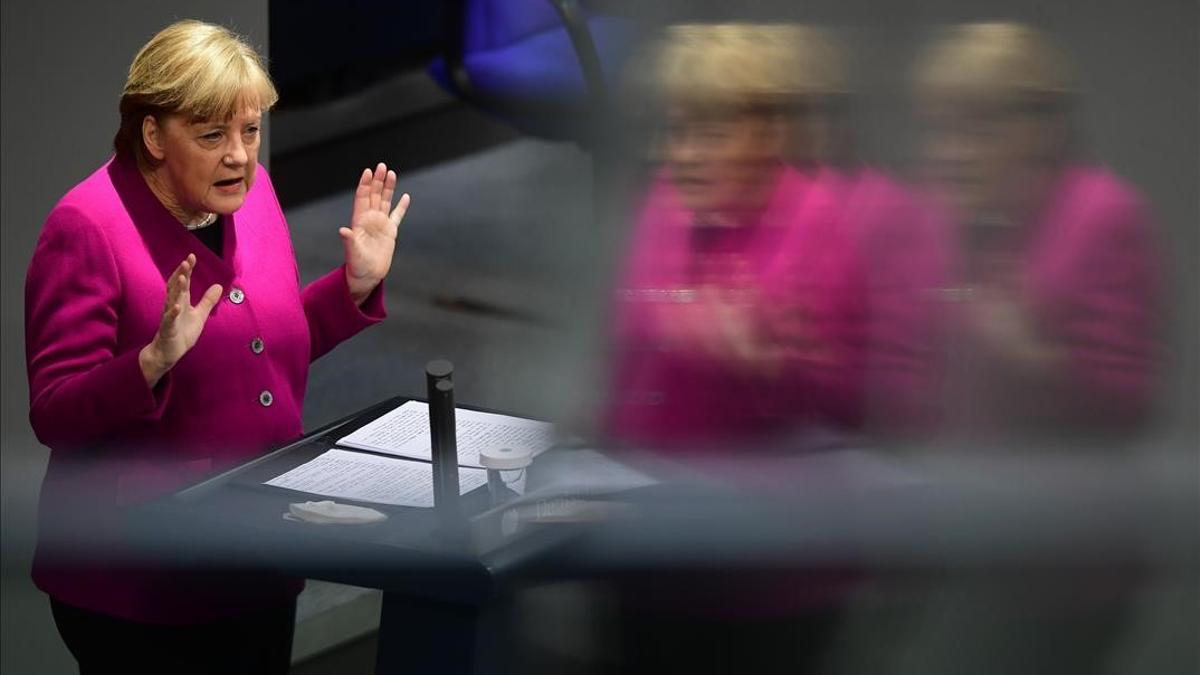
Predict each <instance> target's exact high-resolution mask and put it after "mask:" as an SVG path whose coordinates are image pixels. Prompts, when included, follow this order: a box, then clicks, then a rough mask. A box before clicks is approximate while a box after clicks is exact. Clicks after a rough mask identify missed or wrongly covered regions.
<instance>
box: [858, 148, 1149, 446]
mask: <svg viewBox="0 0 1200 675" xmlns="http://www.w3.org/2000/svg"><path fill="white" fill-rule="evenodd" d="M923 208H924V210H925V212H926V214H933V215H924V216H917V217H913V218H908V219H906V220H907V221H908V222H907V223H905V222H903V221H898V220H893V221H892V222H891V223H890V224H888V225H887V226H884V227H874V228H869V229H867V230H865V231H864V241H865V243H866V250H867V251H868V259H869V260H872V261H873V269H879V270H880V271H886V274H884V278H885V279H886V282H884V283H876V284H875V287H874V288H873V291H872V296H873V299H872V306H873V311H872V314H873V315H874V316H877V317H879V323H882V324H886V325H891V326H893V328H892V329H890V331H889V332H887V333H886V336H885V339H884V341H882V342H880V341H874V342H873V350H872V355H871V358H870V361H871V363H872V364H873V373H874V375H875V377H873V378H872V382H873V386H875V387H882V388H883V393H884V394H885V395H884V396H878V397H876V399H877V400H883V401H886V402H887V412H888V414H889V415H890V416H891V421H892V422H893V423H897V424H900V425H904V424H910V423H914V422H916V423H918V424H920V425H927V423H928V422H931V421H934V420H936V425H937V426H940V427H941V428H942V429H943V430H944V431H946V432H948V433H951V434H954V435H958V434H963V433H965V434H967V435H970V436H976V435H980V434H982V435H984V436H995V435H996V434H1002V435H1011V434H1018V435H1024V434H1027V433H1030V432H1033V433H1042V432H1051V433H1055V434H1060V433H1063V432H1068V433H1075V432H1088V433H1091V432H1096V431H1102V432H1110V431H1113V430H1129V429H1133V428H1135V427H1136V426H1137V425H1138V424H1140V423H1142V422H1144V421H1145V420H1146V418H1147V416H1148V415H1149V413H1150V411H1151V409H1152V404H1153V399H1154V393H1155V386H1156V382H1157V364H1158V360H1159V358H1160V356H1161V354H1160V343H1159V329H1160V323H1161V320H1162V316H1161V313H1162V306H1161V297H1160V293H1161V288H1162V279H1161V271H1160V269H1159V261H1160V259H1161V257H1160V255H1159V252H1158V250H1157V247H1156V244H1155V241H1154V233H1153V228H1152V226H1151V224H1150V221H1149V218H1148V216H1147V213H1146V209H1145V207H1144V205H1143V203H1142V201H1141V199H1140V197H1139V196H1138V195H1137V193H1136V192H1135V191H1134V190H1133V189H1132V188H1131V187H1130V186H1128V185H1127V184H1125V183H1124V182H1123V181H1121V180H1120V179H1119V178H1117V177H1116V176H1115V175H1113V174H1112V173H1110V172H1109V171H1107V170H1105V169H1102V168H1098V167H1090V166H1083V165H1074V166H1068V167H1065V168H1064V169H1063V170H1062V171H1061V172H1060V173H1059V174H1058V175H1057V176H1056V177H1055V179H1054V183H1053V184H1052V185H1051V186H1050V189H1049V191H1048V193H1047V196H1046V199H1045V201H1044V203H1043V205H1042V207H1041V208H1040V210H1039V211H1038V212H1037V214H1036V215H1035V216H1034V217H1033V218H1032V219H1031V220H1030V222H1028V223H1026V224H1025V226H1024V227H1023V228H1020V229H1014V230H1013V231H1012V235H1013V236H1014V237H1015V238H1014V239H1013V240H1012V246H1011V249H1009V250H1010V251H1011V253H1012V254H1013V255H1014V256H1015V257H1014V258H1013V259H1012V260H1010V261H1009V262H1008V263H1007V264H1008V265H1010V266H1011V269H1012V272H1011V274H1012V278H1011V279H1010V281H1009V283H1010V284H1011V290H1012V291H1013V292H1015V294H1016V295H1017V297H1018V298H1019V299H1020V301H1021V302H1023V303H1024V306H1025V308H1026V311H1027V313H1028V315H1029V316H1030V317H1032V320H1033V322H1034V325H1035V326H1036V330H1037V331H1038V334H1039V335H1040V337H1041V339H1043V340H1045V341H1047V342H1048V343H1049V344H1052V345H1054V347H1055V348H1056V350H1057V351H1058V353H1059V355H1060V358H1059V363H1058V368H1057V369H1055V370H1054V371H1053V372H1040V371H1039V372H1034V373H1026V374H1021V373H1020V372H1019V369H1018V368H1015V367H1013V365H1012V364H1011V363H1010V362H1009V361H1008V360H1006V359H1005V358H1003V357H1002V356H1001V355H1000V354H999V353H997V352H996V351H994V345H990V344H987V343H986V341H983V340H981V339H980V338H979V335H978V333H977V332H976V331H975V329H972V328H971V327H970V325H971V321H972V320H971V317H970V316H969V313H970V312H971V311H972V310H973V309H976V308H977V307H976V306H977V305H981V304H983V302H982V300H981V298H980V296H978V295H977V294H975V291H976V290H978V289H977V288H976V284H975V281H974V279H973V277H977V276H978V275H979V274H980V270H981V269H982V267H983V266H984V265H986V264H987V262H988V259H987V258H983V259H976V260H974V261H968V260H967V257H966V253H965V251H966V249H965V246H964V241H963V238H964V235H965V233H966V231H965V230H964V229H963V226H961V225H958V224H956V223H954V222H953V221H952V220H951V219H950V218H948V217H945V215H944V214H942V213H939V212H937V211H938V210H937V209H936V208H931V204H925V205H924V207H923ZM877 278H878V277H877ZM897 326H899V327H902V328H903V329H902V330H897V329H896V328H895V327H897ZM1029 375H1032V377H1030V376H1029ZM923 401H935V402H936V403H937V404H938V407H939V409H938V410H937V411H936V412H933V411H931V410H930V409H929V408H928V406H925V405H923V404H922V402H923ZM927 427H928V428H932V425H927Z"/></svg>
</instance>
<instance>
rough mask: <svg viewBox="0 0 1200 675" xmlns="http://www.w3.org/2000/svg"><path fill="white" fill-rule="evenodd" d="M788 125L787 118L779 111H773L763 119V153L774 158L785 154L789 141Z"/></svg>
mask: <svg viewBox="0 0 1200 675" xmlns="http://www.w3.org/2000/svg"><path fill="white" fill-rule="evenodd" d="M789 127H790V125H789V124H788V120H787V118H786V117H785V116H784V115H783V114H781V113H776V112H773V113H770V114H768V115H767V116H766V117H765V118H764V119H763V126H762V143H763V151H764V152H763V154H765V155H767V156H769V157H774V158H782V157H784V156H785V155H786V154H787V152H788V150H789V149H790V148H789V147H788V146H789V142H790V141H791V138H790V134H789V132H790V131H791V129H790V128H789Z"/></svg>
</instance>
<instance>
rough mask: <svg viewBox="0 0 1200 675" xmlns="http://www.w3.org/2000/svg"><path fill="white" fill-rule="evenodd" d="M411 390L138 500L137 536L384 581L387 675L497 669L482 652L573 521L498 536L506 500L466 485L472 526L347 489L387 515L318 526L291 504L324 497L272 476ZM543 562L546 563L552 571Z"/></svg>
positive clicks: (200, 552)
mask: <svg viewBox="0 0 1200 675" xmlns="http://www.w3.org/2000/svg"><path fill="white" fill-rule="evenodd" d="M407 400H409V399H407V398H404V397H396V398H392V399H388V400H386V401H383V402H381V403H379V404H376V405H374V406H371V407H370V408H367V409H365V410H363V411H361V412H359V413H356V414H354V415H351V416H349V417H346V418H344V419H341V420H338V421H336V422H333V423H331V424H329V425H326V426H324V427H322V428H320V429H318V430H316V431H313V432H311V433H309V434H307V435H305V436H304V437H302V438H300V439H299V440H297V441H294V442H292V443H289V444H288V445H286V446H284V447H281V448H278V449H276V450H274V451H272V452H269V453H268V454H266V455H264V456H262V457H259V458H257V459H255V460H252V461H250V462H247V463H245V464H243V465H240V466H238V467H235V468H233V469H231V470H228V471H226V472H224V473H221V474H219V475H216V476H214V477H211V478H209V479H207V480H205V481H203V482H201V483H198V484H196V485H193V486H191V487H188V488H186V489H184V490H181V491H179V492H176V493H174V494H172V495H169V496H167V497H164V498H161V499H158V500H155V501H152V502H149V503H147V504H144V505H141V506H139V507H136V508H134V509H133V510H132V511H131V514H130V515H131V518H130V524H131V526H132V527H134V528H135V532H136V533H137V535H136V536H138V537H139V538H140V539H142V540H143V541H145V542H146V543H147V544H148V545H151V546H154V547H157V548H158V549H159V550H165V551H167V552H168V553H169V554H170V555H182V556H189V557H194V558H198V559H200V560H204V559H206V558H207V559H209V560H211V561H212V562H213V563H215V564H220V565H229V564H231V562H232V564H235V565H237V564H244V565H247V566H250V567H255V568H261V569H274V570H279V571H281V572H284V573H286V574H290V575H294V576H297V577H301V578H312V579H321V580H325V581H331V582H336V583H343V584H349V585H354V586H362V587H370V588H378V589H381V590H382V591H383V609H382V612H381V616H380V627H379V647H378V653H377V662H376V672H377V673H379V674H380V675H385V674H390V673H401V672H403V673H412V674H414V675H415V674H418V673H476V672H489V671H491V670H492V669H493V668H494V666H492V665H491V664H488V663H484V662H482V661H481V660H480V659H478V658H477V655H479V654H481V653H485V654H495V653H498V652H497V650H498V649H500V646H501V645H503V644H504V639H503V638H504V635H503V627H502V625H501V623H502V622H500V621H498V619H499V617H498V613H499V611H500V610H499V608H500V606H501V604H502V602H503V599H504V597H505V594H506V592H507V591H508V589H511V588H513V587H514V585H515V584H517V583H519V581H520V580H521V579H522V578H523V577H524V576H527V575H528V574H531V573H533V570H534V568H536V567H538V565H537V562H538V561H539V559H543V557H544V556H545V555H546V554H547V553H549V552H550V551H552V550H554V549H555V548H557V547H559V546H560V545H562V544H564V543H565V542H566V541H568V540H569V539H570V538H571V537H572V530H573V528H569V527H558V526H556V527H552V528H545V529H542V530H536V529H535V530H533V531H527V532H522V533H519V534H516V535H511V536H500V534H499V522H500V518H499V515H500V511H499V510H495V509H491V508H490V507H491V498H490V495H489V493H488V492H487V487H486V486H484V487H481V488H479V489H476V490H474V491H472V492H470V493H468V494H466V495H463V496H462V498H461V500H460V504H461V508H462V512H463V514H464V516H466V527H465V528H463V529H460V530H457V531H448V530H447V528H445V527H443V526H442V524H441V522H440V521H439V516H438V514H437V513H436V512H435V510H434V509H429V508H413V507H399V506H388V505H383V504H373V503H365V502H352V501H350V500H345V499H339V500H338V501H340V502H348V503H357V504H361V505H363V506H370V507H371V508H374V509H377V510H379V511H382V512H384V513H386V514H387V515H388V519H387V520H385V521H383V522H380V523H374V524H368V525H316V524H313V523H308V522H301V521H292V520H288V519H285V518H284V517H283V515H284V514H285V513H287V512H288V505H289V504H291V503H295V502H298V501H307V500H309V499H324V497H315V496H308V497H306V496H305V495H304V494H302V493H298V492H294V491H291V490H285V489H281V488H276V487H272V486H268V485H264V484H263V483H264V482H265V481H267V480H270V479H271V478H274V477H276V476H278V475H280V474H282V473H285V472H286V471H288V470H290V469H292V468H294V467H296V466H299V465H301V464H303V463H305V462H307V461H309V460H311V459H313V458H315V457H317V456H318V455H320V454H321V453H323V452H325V451H326V450H328V449H330V448H332V447H334V443H335V442H336V441H337V439H339V438H341V437H343V436H345V435H346V434H349V433H351V432H352V431H354V430H355V429H357V428H358V427H360V426H362V425H364V424H366V423H368V422H370V421H371V420H373V419H375V418H376V417H379V416H380V415H382V414H384V413H386V412H388V411H390V410H392V409H393V408H395V407H397V406H399V405H400V404H402V403H404V402H405V401H407ZM550 452H554V451H553V450H551V451H550ZM414 461H419V460H414ZM426 465H428V463H426ZM481 532H482V533H483V534H482V535H481ZM489 533H491V534H489ZM542 567H543V569H542V570H541V572H539V573H544V572H545V569H544V567H545V566H542Z"/></svg>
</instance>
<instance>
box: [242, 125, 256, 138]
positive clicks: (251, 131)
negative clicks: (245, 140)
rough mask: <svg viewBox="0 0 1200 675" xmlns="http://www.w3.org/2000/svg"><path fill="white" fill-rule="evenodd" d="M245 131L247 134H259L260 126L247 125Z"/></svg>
mask: <svg viewBox="0 0 1200 675" xmlns="http://www.w3.org/2000/svg"><path fill="white" fill-rule="evenodd" d="M243 133H245V134H246V135H247V136H257V135H258V127H247V128H246V131H244V132H243Z"/></svg>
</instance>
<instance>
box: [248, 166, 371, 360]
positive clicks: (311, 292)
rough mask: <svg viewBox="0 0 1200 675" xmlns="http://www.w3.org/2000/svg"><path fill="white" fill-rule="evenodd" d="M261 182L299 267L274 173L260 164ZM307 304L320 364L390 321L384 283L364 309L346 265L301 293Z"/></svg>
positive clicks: (313, 354) (313, 356) (314, 355)
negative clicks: (343, 345) (360, 335)
mask: <svg viewBox="0 0 1200 675" xmlns="http://www.w3.org/2000/svg"><path fill="white" fill-rule="evenodd" d="M258 180H259V182H260V184H261V186H262V188H261V189H265V190H266V191H267V193H268V199H270V203H271V205H272V206H273V207H274V210H275V214H276V217H277V218H278V219H279V225H280V228H281V231H282V232H283V233H284V239H285V241H286V242H287V244H288V246H289V247H291V250H292V262H293V265H296V263H295V260H296V251H295V247H294V246H292V239H291V235H290V234H288V232H289V229H288V226H287V219H286V218H285V217H284V215H283V207H282V206H281V205H280V204H279V198H278V197H277V196H276V194H275V185H274V183H273V182H272V181H271V176H270V174H268V173H267V170H266V169H265V168H263V166H262V165H261V164H260V165H259V167H258ZM296 278H297V279H299V278H300V267H299V265H296ZM300 301H301V303H302V304H303V305H304V318H305V319H306V320H307V321H308V339H309V358H310V360H313V361H316V360H317V359H319V358H320V357H322V356H324V355H325V354H327V353H329V351H331V350H332V349H333V348H334V347H336V346H338V344H340V343H341V342H342V341H344V340H348V339H350V338H351V337H354V336H355V335H357V334H358V333H359V331H361V330H363V329H364V328H367V327H369V326H373V325H375V324H377V323H379V322H380V321H383V320H384V319H385V318H387V309H386V308H385V307H384V303H383V282H382V281H381V282H380V283H379V285H378V286H376V287H375V290H373V291H371V294H370V295H368V296H367V299H366V300H365V301H363V304H362V306H359V305H356V304H355V303H354V300H353V299H352V298H351V297H350V286H349V285H348V284H347V283H346V266H345V265H341V266H339V267H338V268H337V269H335V270H333V271H332V272H330V273H328V274H326V275H325V276H323V277H320V278H318V279H315V280H314V281H312V282H311V283H309V284H308V285H307V286H305V287H304V289H303V290H301V291H300Z"/></svg>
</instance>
